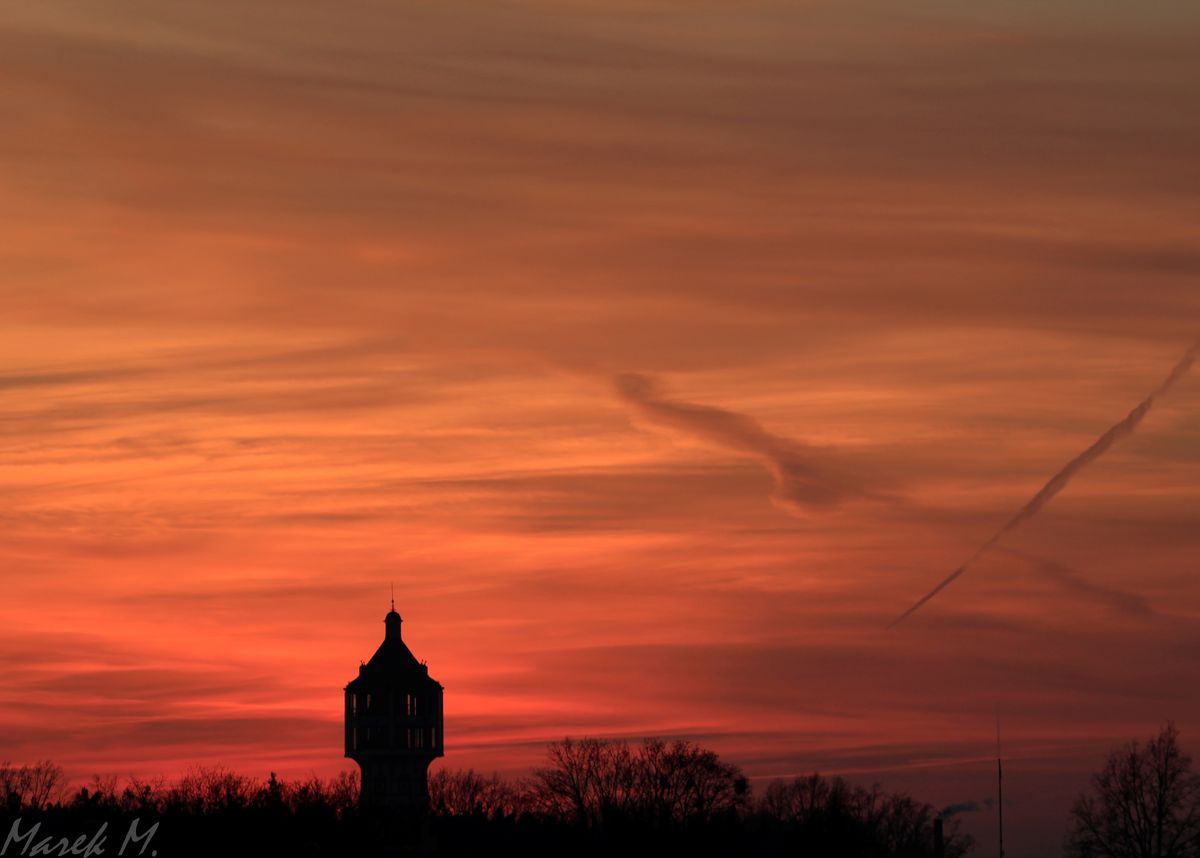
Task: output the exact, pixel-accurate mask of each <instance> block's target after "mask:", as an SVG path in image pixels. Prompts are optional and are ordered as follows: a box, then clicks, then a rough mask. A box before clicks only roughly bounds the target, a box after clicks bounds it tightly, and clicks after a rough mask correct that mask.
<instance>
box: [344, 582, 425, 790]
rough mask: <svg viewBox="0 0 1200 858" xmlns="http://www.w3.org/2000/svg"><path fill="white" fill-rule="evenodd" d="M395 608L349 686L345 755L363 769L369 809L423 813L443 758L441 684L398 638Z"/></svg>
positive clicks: (397, 615) (363, 785)
mask: <svg viewBox="0 0 1200 858" xmlns="http://www.w3.org/2000/svg"><path fill="white" fill-rule="evenodd" d="M400 623H401V620H400V615H399V614H397V613H396V605H395V603H393V604H392V610H390V611H388V614H387V616H386V617H384V618H383V626H384V636H383V643H382V644H380V645H379V649H377V650H375V655H373V656H371V660H370V661H368V662H367V663H366V664H363V665H361V666H360V667H359V668H358V677H357V678H355V679H354V680H353V681H351V682H350V684H349V685H347V686H346V756H347V757H349V758H350V759H352V760H354V762H356V763H358V767H359V768H360V769H361V770H362V796H361V801H362V803H363V804H364V805H367V806H376V807H386V808H389V809H392V810H404V811H416V812H423V811H425V810H427V809H428V807H429V782H428V777H427V775H428V769H429V764H430V763H432V762H433V761H434V760H435V759H436V758H438V757H440V756H442V755H443V753H444V751H443V746H442V686H441V683H439V682H438V681H437V680H435V679H434V678H433V677H431V676H430V675H429V668H428V667H426V666H425V664H424V663H423V662H419V661H417V659H416V656H414V655H413V654H412V652H411V651H410V650H409V648H408V647H407V646H405V644H404V641H403V640H401V639H400Z"/></svg>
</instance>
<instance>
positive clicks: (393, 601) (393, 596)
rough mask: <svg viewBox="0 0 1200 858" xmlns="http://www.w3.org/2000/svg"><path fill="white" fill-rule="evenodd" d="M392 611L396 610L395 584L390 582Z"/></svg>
mask: <svg viewBox="0 0 1200 858" xmlns="http://www.w3.org/2000/svg"><path fill="white" fill-rule="evenodd" d="M392 610H393V611H394V610H396V582H395V581H393V582H392Z"/></svg>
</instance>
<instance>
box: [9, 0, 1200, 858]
mask: <svg viewBox="0 0 1200 858" xmlns="http://www.w3.org/2000/svg"><path fill="white" fill-rule="evenodd" d="M3 21H4V23H3V24H2V25H0V80H3V81H4V83H3V88H2V89H0V103H2V104H3V106H4V115H5V133H4V134H3V135H2V136H0V217H2V218H3V222H4V224H5V227H4V241H3V242H2V243H0V334H2V336H0V499H2V500H3V503H0V523H2V524H3V533H4V536H3V538H2V539H0V570H3V575H4V586H5V599H4V600H3V602H0V652H3V655H4V663H5V664H6V665H12V666H13V667H12V668H11V669H10V670H9V671H7V672H6V674H5V678H4V679H2V680H0V700H2V701H3V705H2V706H0V759H3V758H7V757H11V758H13V759H22V758H27V757H33V756H37V757H42V756H52V757H54V758H56V759H59V760H61V761H62V762H64V763H66V764H67V765H68V766H69V768H70V769H71V770H72V771H73V772H75V773H77V774H80V775H87V774H90V773H91V772H92V771H100V770H113V769H120V770H126V769H129V768H134V769H137V770H140V771H172V770H176V769H177V768H180V767H182V766H183V765H185V764H187V763H190V762H193V761H200V760H209V761H217V760H219V761H221V762H225V763H228V764H231V765H234V766H237V767H240V768H246V769H254V768H256V767H257V768H260V769H263V770H266V769H267V768H268V767H269V768H273V769H276V770H280V771H285V772H286V771H306V770H308V769H310V768H316V769H318V770H320V771H330V770H333V769H336V768H338V767H340V766H342V765H343V761H342V760H340V758H339V756H338V747H339V744H338V743H339V736H340V733H339V729H338V724H337V717H338V713H339V712H340V709H339V705H340V704H339V702H338V693H339V692H340V688H341V686H342V685H343V684H344V682H345V681H346V680H347V679H348V678H349V677H350V676H352V675H353V670H354V666H355V664H356V659H360V658H365V657H367V656H368V655H369V654H370V651H371V650H372V648H373V647H374V645H375V643H376V640H377V638H378V637H379V634H380V632H381V629H380V628H379V626H378V621H379V620H380V619H381V615H382V612H383V610H384V609H385V607H386V595H387V585H388V582H390V581H392V580H394V581H395V582H396V586H397V595H398V601H399V603H400V607H401V608H402V609H403V612H404V614H405V618H406V620H408V623H407V624H406V635H407V636H408V637H410V639H411V642H412V645H413V647H414V649H415V650H416V651H417V652H418V654H419V655H420V656H421V657H423V658H427V659H428V660H429V662H430V664H431V665H432V666H433V667H434V668H435V670H434V673H435V675H436V676H438V677H439V678H440V679H441V680H442V681H443V682H444V683H445V684H446V686H447V711H448V719H449V723H448V725H447V735H448V738H449V739H450V741H451V744H450V745H449V746H448V749H449V752H450V756H449V757H448V758H447V763H448V764H450V765H462V766H469V765H474V766H476V767H483V768H488V767H492V766H499V767H502V768H506V769H517V768H520V767H522V766H525V765H528V764H529V763H530V762H532V761H534V760H535V759H536V758H537V756H538V754H539V749H540V745H541V744H542V743H543V742H544V741H545V740H547V739H553V738H556V737H561V736H562V735H564V734H566V733H572V734H578V733H616V734H633V735H642V734H647V733H672V734H688V735H692V736H696V737H702V738H703V739H704V741H706V742H707V743H709V744H711V745H712V746H713V747H715V748H717V749H718V750H719V751H721V752H722V753H724V754H727V755H728V756H730V757H731V758H732V759H734V760H736V761H738V762H740V763H742V764H744V765H745V766H746V767H747V769H748V770H749V771H750V772H751V774H753V775H755V776H769V775H775V774H788V773H793V772H798V771H804V770H808V769H811V768H813V767H820V768H821V769H822V770H826V771H833V770H838V771H846V772H853V773H858V774H859V775H860V776H861V777H864V778H880V779H883V780H885V781H886V782H887V783H888V784H889V785H893V784H895V785H897V786H905V785H911V786H912V787H913V788H914V789H919V790H920V791H921V793H922V796H923V797H928V799H929V800H930V801H933V802H935V803H940V804H950V803H952V802H957V801H961V800H962V799H963V798H964V797H973V798H980V797H985V796H986V790H987V789H988V785H989V784H990V780H988V778H989V777H990V774H989V771H990V770H988V768H987V766H986V764H983V765H980V764H979V761H980V760H983V759H984V758H986V757H987V756H988V755H989V754H990V753H991V748H992V744H991V742H992V739H991V738H990V737H991V736H992V731H993V719H994V714H995V711H996V709H997V707H999V708H1000V710H1001V713H1002V716H1003V720H1004V724H1005V729H1006V732H1007V733H1008V735H1009V739H1008V743H1009V746H1010V747H1011V748H1012V753H1013V756H1014V759H1013V762H1012V765H1011V771H1012V778H1013V780H1014V784H1018V785H1020V784H1022V783H1024V785H1025V790H1024V795H1025V796H1026V798H1025V799H1024V803H1023V804H1022V803H1021V802H1022V799H1021V798H1020V796H1021V794H1022V792H1021V790H1020V789H1019V787H1017V786H1015V787H1014V795H1017V796H1018V798H1016V799H1014V801H1015V802H1018V803H1017V804H1015V805H1014V808H1013V810H1012V813H1011V815H1009V814H1006V819H1008V818H1011V819H1013V820H1015V821H1014V822H1013V825H1014V826H1017V828H1018V829H1020V830H1021V831H1022V832H1024V833H1014V835H1013V836H1014V838H1015V839H1014V848H1018V847H1019V848H1020V849H1021V850H1022V851H1023V852H1024V853H1027V854H1038V853H1037V852H1036V851H1035V847H1037V846H1040V845H1041V844H1042V843H1043V842H1044V841H1045V838H1046V837H1050V838H1051V841H1050V850H1049V851H1048V852H1046V853H1045V854H1050V852H1054V853H1055V854H1057V846H1058V839H1057V838H1058V830H1057V826H1059V825H1060V824H1061V808H1062V807H1063V797H1064V796H1067V795H1069V794H1070V793H1071V792H1072V791H1073V790H1074V789H1076V788H1078V787H1079V786H1081V785H1082V782H1083V773H1084V772H1086V770H1087V768H1088V767H1089V766H1090V765H1092V763H1093V762H1094V758H1095V757H1096V755H1097V754H1098V753H1100V752H1101V751H1102V750H1103V749H1104V748H1105V747H1106V745H1107V744H1108V742H1110V741H1111V740H1113V739H1118V738H1122V739H1123V738H1125V737H1126V736H1134V735H1141V734H1148V733H1149V732H1150V731H1151V730H1152V729H1153V728H1154V727H1155V725H1157V724H1158V723H1159V722H1160V721H1162V720H1164V719H1166V718H1168V717H1172V718H1175V719H1176V720H1177V721H1178V722H1179V725H1180V728H1181V730H1182V732H1183V736H1184V738H1185V740H1186V739H1187V737H1188V736H1189V735H1191V736H1193V737H1196V736H1200V708H1198V704H1197V702H1196V700H1195V695H1194V694H1191V693H1190V689H1191V688H1194V687H1195V683H1196V679H1197V676H1196V667H1195V664H1196V658H1195V654H1196V651H1197V649H1196V648H1197V645H1198V643H1200V642H1198V641H1197V638H1196V631H1195V620H1196V618H1197V615H1198V614H1200V587H1198V586H1197V584H1196V582H1195V572H1196V568H1195V566H1196V561H1195V558H1196V557H1197V556H1200V555H1198V553H1197V552H1198V549H1200V512H1198V511H1200V504H1198V503H1197V501H1198V500H1200V489H1198V488H1197V486H1200V479H1198V478H1200V383H1198V382H1197V380H1196V379H1195V378H1194V377H1189V378H1185V379H1183V380H1182V381H1180V383H1179V384H1178V386H1177V387H1176V388H1175V389H1174V390H1173V391H1172V392H1171V395H1170V396H1169V397H1167V398H1165V399H1163V400H1161V401H1160V402H1158V403H1156V405H1155V408H1154V411H1153V412H1152V413H1150V414H1149V415H1147V417H1146V419H1145V421H1144V422H1143V423H1142V425H1141V426H1140V427H1139V429H1138V432H1137V434H1135V435H1133V436H1132V437H1130V438H1129V439H1126V440H1125V441H1123V442H1122V444H1121V445H1119V446H1118V447H1114V448H1113V449H1112V450H1111V451H1110V452H1109V453H1108V454H1107V455H1106V457H1105V458H1104V459H1103V460H1101V461H1098V462H1096V463H1095V464H1094V465H1093V466H1092V467H1090V468H1089V469H1088V470H1087V471H1086V472H1084V473H1081V474H1080V475H1079V476H1078V477H1077V479H1076V480H1075V481H1073V482H1072V484H1071V486H1070V487H1069V489H1068V490H1067V491H1065V492H1063V493H1062V494H1061V495H1060V496H1059V497H1057V498H1056V499H1055V501H1054V504H1052V505H1051V506H1049V507H1047V508H1046V510H1045V511H1044V512H1043V514H1042V515H1040V516H1039V517H1038V519H1037V520H1036V521H1031V522H1029V524H1028V525H1027V526H1026V527H1025V528H1023V529H1022V530H1021V531H1020V532H1019V533H1014V534H1012V536H1011V538H1010V539H1007V540H1006V541H1005V542H1004V543H1003V544H1002V546H1001V547H1002V548H1003V549H1005V550H1001V551H997V552H995V553H994V554H992V555H989V556H988V557H986V558H984V559H982V560H981V561H980V563H979V565H978V566H977V567H976V568H975V570H974V572H973V574H972V575H971V576H965V577H964V578H963V580H961V581H960V582H959V583H958V584H956V586H955V588H953V590H951V591H947V593H946V594H944V595H945V598H942V599H939V600H938V601H937V602H936V603H933V604H930V605H929V606H928V608H927V609H926V610H925V611H922V613H921V614H920V615H918V616H915V617H913V619H912V621H911V622H910V623H906V624H905V626H904V627H903V628H902V629H899V630H897V631H898V632H900V633H899V634H891V635H884V634H883V633H882V631H881V628H882V626H883V625H884V624H885V623H886V622H887V621H889V620H890V619H892V618H893V617H894V616H895V615H896V614H897V613H898V612H899V611H900V610H902V609H903V608H904V607H906V606H908V605H909V604H911V603H912V601H913V599H915V598H916V597H918V596H919V595H920V594H921V593H922V592H924V590H925V589H927V587H928V584H929V582H930V581H931V580H933V579H936V577H937V575H938V574H939V573H943V572H944V571H945V570H946V569H950V568H953V567H954V565H955V564H957V563H959V562H961V560H962V557H964V556H967V555H968V554H969V553H970V551H971V550H973V549H974V548H975V547H976V546H977V545H978V544H980V542H981V541H982V540H984V539H986V537H987V536H988V535H989V534H990V533H992V532H994V531H995V529H996V528H997V527H998V526H1000V525H1001V524H1002V523H1003V522H1004V521H1005V520H1006V518H1007V517H1008V516H1009V515H1010V514H1011V511H1012V510H1013V509H1015V508H1017V507H1018V506H1019V505H1020V504H1021V503H1022V502H1024V501H1025V500H1026V499H1027V498H1028V497H1029V496H1030V495H1031V493H1032V492H1034V491H1036V489H1037V488H1038V487H1039V486H1040V485H1041V484H1042V483H1043V482H1044V480H1045V478H1046V476H1047V475H1048V474H1051V473H1053V472H1054V470H1055V469H1056V468H1058V467H1059V466H1061V464H1062V463H1063V462H1065V461H1068V460H1069V459H1070V458H1071V457H1072V456H1073V455H1075V454H1076V453H1078V451H1079V450H1081V449H1084V448H1085V447H1086V446H1087V445H1088V444H1089V443H1091V442H1092V441H1093V440H1094V439H1095V438H1096V437H1097V436H1098V435H1099V434H1100V433H1102V432H1103V431H1104V430H1105V429H1106V428H1107V427H1109V426H1111V425H1112V424H1113V422H1114V421H1115V420H1117V419H1119V418H1120V417H1121V416H1122V415H1124V414H1125V413H1127V412H1128V409H1129V408H1130V407H1132V406H1133V405H1134V404H1136V403H1137V402H1138V401H1140V400H1141V399H1142V398H1143V397H1144V396H1145V393H1146V391H1148V390H1150V389H1152V388H1153V387H1154V385H1156V384H1158V383H1159V381H1160V380H1161V379H1162V377H1163V375H1164V373H1165V372H1166V371H1168V370H1169V368H1170V366H1171V365H1172V364H1173V363H1174V362H1175V361H1176V360H1177V359H1178V355H1179V354H1180V353H1181V352H1182V350H1183V349H1185V348H1186V347H1187V345H1188V344H1189V343H1190V342H1192V341H1193V340H1194V339H1195V336H1196V334H1197V331H1198V329H1200V322H1198V319H1200V288H1198V286H1197V283H1198V278H1197V275H1200V253H1198V252H1197V250H1196V248H1197V247H1200V241H1198V239H1200V235H1198V232H1200V228H1198V227H1197V217H1196V215H1197V206H1196V200H1197V194H1198V192H1200V176H1198V175H1197V171H1196V159H1195V152H1196V151H1197V147H1198V146H1200V120H1198V119H1197V117H1196V113H1195V111H1194V110H1189V109H1187V106H1188V105H1191V104H1194V103H1196V102H1197V100H1198V97H1200V51H1197V50H1196V48H1197V43H1198V42H1200V16H1198V15H1197V13H1196V12H1195V11H1193V10H1192V9H1191V8H1190V7H1187V6H1186V5H1185V4H1170V3H1164V4H1157V5H1155V7H1154V8H1153V9H1144V8H1139V9H1137V10H1133V9H1132V8H1127V7H1122V6H1119V5H1116V4H1112V5H1104V4H1102V5H1100V6H1096V5H1095V4H1090V5H1087V6H1085V5H1083V4H1078V3H1066V2H1064V3H1059V4H1042V3H1039V4H1034V3H1017V4H1003V5H1002V4H998V3H977V4H970V8H969V9H966V8H963V4H957V5H955V4H934V3H921V4H905V5H904V6H903V8H900V7H897V6H896V5H895V4H885V3H882V2H871V3H866V2H864V3H850V4H846V3H837V4H834V3H815V4H801V3H782V2H765V0H764V2H751V3H742V4H726V3H709V2H698V3H689V4H686V5H682V4H670V3H658V2H648V0H630V2H628V3H616V4H614V3H604V4H600V3H590V2H569V3H559V4H554V5H551V4H546V3H541V2H522V3H504V2H488V3H482V2H479V3H474V2H462V0H449V2H445V3H412V2H398V3H380V2H363V0H354V2H349V3H339V4H331V3H327V2H290V3H286V4H282V3H268V2H264V3H254V4H240V3H230V2H225V0H217V2H210V3H205V4H198V3H190V2H187V3H170V4H163V3H150V2H126V1H125V0H122V1H121V2H106V3H100V4H98V3H92V2H44V3H36V4H30V3H23V4H19V3H10V4H7V6H6V10H5V15H4V16H3ZM614 380H620V381H619V382H614ZM796 468H799V469H801V470H803V469H809V468H811V469H812V471H811V472H810V471H808V470H803V473H801V471H800V470H795V469H796ZM813 475H816V476H817V477H818V479H816V480H815V482H813V480H811V479H809V478H810V477H813ZM800 476H803V477H805V480H799V479H798V477H800ZM813 485H816V486H819V487H824V488H826V489H828V492H827V493H826V494H824V495H821V496H820V497H818V496H817V494H808V493H805V492H802V491H799V488H800V487H802V486H807V487H812V486H813ZM773 495H774V496H775V497H776V498H777V502H776V503H772V496H773ZM814 501H821V502H814ZM833 501H836V502H833ZM1194 741H1195V740H1194ZM1008 771H1009V769H1006V773H1007V772H1008ZM973 779H975V780H973ZM1022 779H1023V780H1022ZM939 791H940V792H939ZM1022 838H1024V840H1022ZM1026 847H1028V848H1026ZM981 854H983V855H986V854H987V852H981Z"/></svg>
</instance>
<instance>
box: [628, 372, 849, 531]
mask: <svg viewBox="0 0 1200 858" xmlns="http://www.w3.org/2000/svg"><path fill="white" fill-rule="evenodd" d="M614 381H615V383H616V391H617V395H618V396H620V398H621V399H622V400H624V401H625V402H626V403H627V404H628V405H630V406H631V407H633V408H634V409H636V411H637V412H638V413H639V414H640V415H641V416H642V417H644V418H645V419H647V420H649V421H652V422H654V423H658V424H660V425H663V426H670V427H672V428H674V429H678V430H681V431H684V432H687V433H689V434H692V435H694V436H696V437H698V438H702V439H704V440H705V441H708V442H709V443H711V444H716V445H718V446H721V447H725V448H726V449H730V450H737V451H738V452H740V453H744V454H747V455H750V456H753V457H754V458H756V459H758V460H759V461H760V462H761V463H762V464H763V467H765V468H766V469H767V471H768V472H769V473H770V474H771V477H772V479H773V480H774V481H775V493H774V495H773V497H772V499H773V500H774V501H775V503H776V504H778V505H779V506H781V507H784V508H786V509H788V510H790V511H791V512H793V513H795V514H803V513H804V512H805V511H806V509H809V508H812V507H820V506H833V505H835V504H837V503H838V502H839V501H841V500H843V499H845V498H847V497H850V496H853V495H855V494H858V493H859V491H858V490H857V489H856V488H854V487H853V486H852V485H850V484H848V482H847V481H846V480H845V479H844V478H843V477H842V475H840V474H834V473H833V472H832V471H831V469H830V468H828V467H827V466H825V465H824V464H822V465H818V464H817V460H818V459H820V458H822V453H821V451H819V450H817V449H815V448H813V447H810V446H808V445H806V444H801V443H800V442H798V441H793V440H791V439H790V438H783V437H781V436H779V435H775V434H773V433H771V432H768V431H767V430H766V429H765V428H764V427H763V426H762V424H760V423H759V422H758V421H757V420H755V419H754V418H752V417H748V416H746V415H745V414H738V413H737V412H734V411H726V410H725V409H724V408H714V407H713V406H711V405H697V404H696V403H694V402H680V401H678V400H674V399H668V398H666V397H664V396H663V395H662V394H661V393H660V392H659V390H658V386H657V385H656V384H655V382H654V379H652V378H650V377H648V376H645V375H639V374H637V373H624V374H622V375H619V376H617V377H616V378H615V379H614ZM825 458H828V455H827V454H826V455H825Z"/></svg>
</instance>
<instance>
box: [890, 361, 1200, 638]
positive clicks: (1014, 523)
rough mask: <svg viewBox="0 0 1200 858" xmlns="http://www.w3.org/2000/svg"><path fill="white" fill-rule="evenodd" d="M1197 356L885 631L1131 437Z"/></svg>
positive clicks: (1183, 363) (1181, 363)
mask: <svg viewBox="0 0 1200 858" xmlns="http://www.w3.org/2000/svg"><path fill="white" fill-rule="evenodd" d="M1197 353H1200V340H1196V342H1194V343H1192V347H1191V348H1190V349H1188V350H1187V353H1186V354H1184V356H1183V358H1182V359H1181V360H1180V361H1179V363H1177V364H1175V368H1174V369H1172V370H1171V372H1170V374H1169V375H1168V376H1167V377H1166V378H1165V379H1164V380H1163V382H1162V384H1160V385H1159V386H1158V387H1156V388H1155V389H1154V390H1153V391H1151V393H1150V395H1149V396H1147V397H1146V398H1145V399H1143V400H1142V401H1141V402H1139V403H1138V404H1137V407H1135V408H1134V409H1133V410H1132V411H1130V412H1129V414H1127V415H1126V416H1125V419H1124V420H1122V421H1120V422H1119V423H1117V424H1116V425H1114V426H1113V427H1112V428H1110V429H1109V430H1108V431H1107V432H1105V433H1104V434H1103V435H1101V436H1100V437H1099V438H1097V439H1096V440H1095V441H1094V442H1093V443H1092V446H1090V447H1088V448H1087V449H1086V450H1084V451H1083V452H1082V453H1080V454H1079V455H1078V456H1076V457H1075V458H1074V459H1072V460H1071V461H1069V462H1067V464H1066V465H1065V466H1064V467H1063V468H1062V470H1060V471H1059V472H1058V473H1057V474H1055V475H1054V476H1053V477H1051V478H1050V480H1049V482H1047V483H1046V485H1044V486H1042V488H1041V489H1040V490H1039V491H1038V493H1037V494H1035V495H1034V496H1033V498H1032V499H1031V500H1030V501H1029V502H1028V503H1027V504H1025V506H1023V507H1021V508H1020V509H1019V510H1017V514H1016V515H1014V516H1013V517H1012V518H1010V519H1009V520H1008V522H1007V523H1006V524H1005V525H1004V526H1003V527H1001V528H1000V529H999V530H997V531H996V532H995V533H994V534H993V535H992V538H991V539H989V540H988V541H987V542H985V543H983V545H981V546H979V549H978V550H977V551H976V552H975V553H974V554H972V555H971V556H970V557H968V558H967V559H966V561H965V562H964V563H963V564H962V565H961V566H959V567H958V568H957V569H955V570H954V571H953V572H951V573H950V574H949V575H948V576H947V577H946V579H945V580H944V581H942V583H940V584H938V585H937V586H936V587H934V588H933V589H932V590H930V591H929V592H928V593H926V594H925V595H924V596H922V597H921V598H920V599H919V600H918V601H917V603H916V604H915V605H913V606H912V607H911V608H909V609H908V610H907V611H905V612H904V613H903V614H901V615H900V616H898V617H897V618H896V619H894V620H892V622H891V623H889V624H888V628H889V629H890V628H892V627H894V626H898V625H900V623H902V622H904V621H905V620H907V619H908V618H909V617H910V616H912V615H913V614H914V613H916V612H917V611H918V610H920V608H921V607H922V606H923V605H924V604H925V603H926V602H928V601H929V600H930V599H932V598H933V597H934V596H936V595H937V594H938V593H940V592H942V590H945V589H946V587H948V586H949V585H950V584H951V583H952V582H953V581H954V579H955V578H957V577H958V576H960V575H962V573H964V572H966V571H967V568H968V567H970V565H971V564H972V563H974V562H975V561H976V560H978V559H979V557H980V555H982V554H983V553H984V552H986V551H987V550H988V549H989V548H991V547H992V546H993V545H995V544H996V543H997V542H999V541H1000V538H1001V537H1003V536H1004V535H1005V534H1007V533H1008V532H1009V531H1010V530H1015V529H1016V528H1017V527H1019V526H1020V525H1021V524H1023V523H1024V522H1026V521H1028V520H1029V519H1031V518H1033V517H1034V516H1035V515H1037V514H1038V512H1039V511H1041V509H1042V507H1044V506H1045V505H1046V504H1047V503H1049V502H1050V499H1051V498H1053V497H1054V496H1055V495H1056V494H1058V493H1059V492H1061V491H1062V490H1063V489H1065V488H1066V487H1067V483H1069V482H1070V481H1071V478H1072V477H1073V476H1075V474H1077V473H1079V471H1081V470H1083V468H1084V467H1086V466H1087V465H1090V464H1091V463H1092V462H1094V461H1096V460H1097V459H1099V458H1100V457H1101V456H1103V455H1104V453H1105V451H1106V450H1108V448H1109V447H1111V446H1112V445H1113V444H1115V443H1116V442H1117V441H1119V440H1120V439H1122V438H1124V437H1125V436H1126V435H1129V434H1132V432H1133V430H1134V429H1136V428H1137V425H1138V424H1139V423H1141V422H1142V418H1143V417H1145V416H1146V414H1147V412H1149V411H1150V407H1151V406H1152V405H1154V400H1155V399H1157V398H1158V397H1160V396H1162V395H1164V394H1165V393H1166V392H1167V391H1168V390H1170V389H1171V387H1172V386H1173V385H1174V384H1175V382H1177V381H1179V379H1181V378H1183V376H1184V375H1185V374H1186V373H1187V371H1188V370H1189V369H1190V368H1191V366H1192V364H1193V363H1194V362H1195V360H1196V355H1197Z"/></svg>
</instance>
